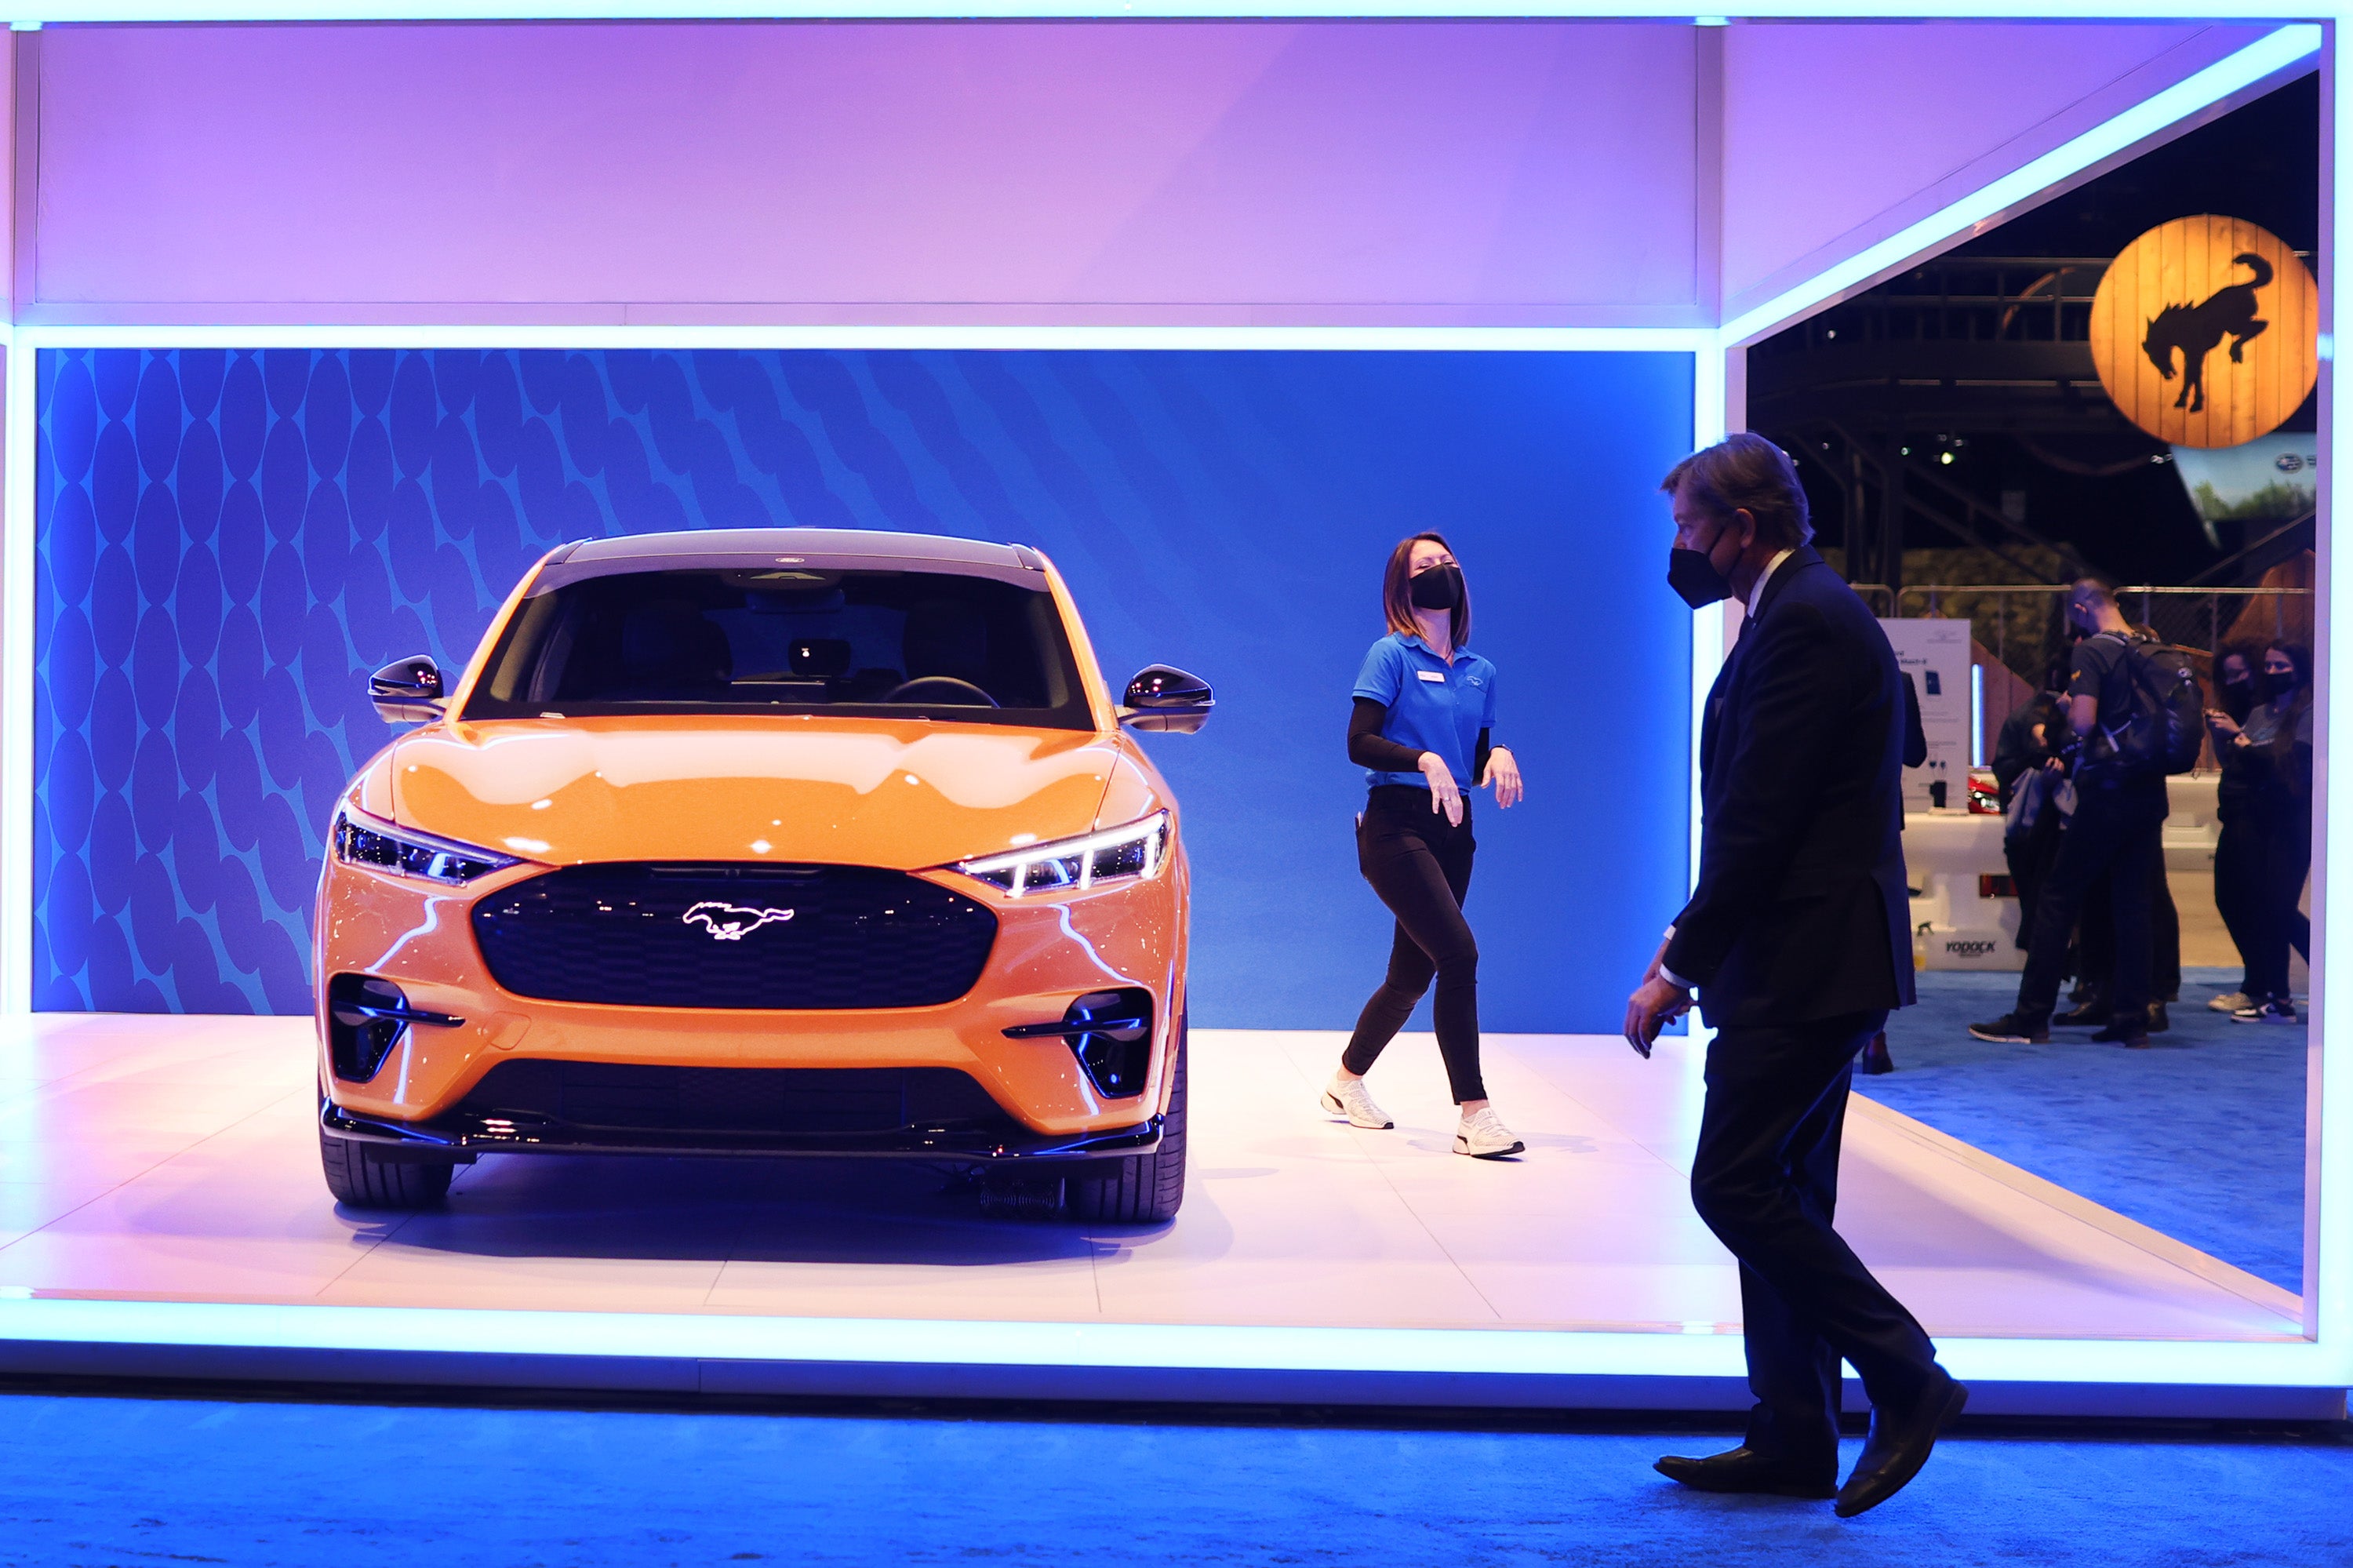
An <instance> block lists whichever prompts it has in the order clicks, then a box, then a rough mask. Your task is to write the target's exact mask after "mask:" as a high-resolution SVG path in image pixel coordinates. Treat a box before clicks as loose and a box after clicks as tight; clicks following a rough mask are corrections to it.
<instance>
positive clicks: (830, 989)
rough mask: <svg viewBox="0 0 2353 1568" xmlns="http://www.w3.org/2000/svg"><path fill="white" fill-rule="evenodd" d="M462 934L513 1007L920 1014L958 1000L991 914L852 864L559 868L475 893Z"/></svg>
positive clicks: (970, 979) (991, 940) (980, 956)
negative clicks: (894, 1010)
mask: <svg viewBox="0 0 2353 1568" xmlns="http://www.w3.org/2000/svg"><path fill="white" fill-rule="evenodd" d="M473 921H474V938H475V940H476V941H477V942H479V943H480V945H481V949H482V958H483V960H484V961H485V962H486V963H487V964H489V966H490V970H491V978H493V979H494V980H497V981H498V982H499V984H500V985H501V986H503V987H505V988H506V989H507V990H508V991H512V992H514V993H515V994H516V995H518V996H532V997H540V998H543V999H545V1000H547V1001H584V1002H597V1003H603V1004H606V1005H609V1006H624V1007H691V1008H789V1009H828V1008H853V1007H931V1006H936V1005H938V1004H939V1003H941V1002H947V1001H955V999H956V998H958V997H960V996H962V995H964V994H965V992H966V991H970V990H971V989H972V988H973V985H974V983H975V982H976V981H977V980H979V979H980V971H981V969H982V968H983V966H985V965H986V964H987V962H988V951H989V948H990V947H991V946H993V945H994V944H995V942H996V940H997V916H995V915H994V914H993V913H991V912H990V911H989V909H988V908H987V906H985V905H983V904H980V903H977V902H976V901H975V900H973V899H970V898H966V897H965V896H964V895H962V894H960V893H957V892H955V890H954V889H952V888H947V887H943V886H941V885H938V884H936V883H931V882H925V881H923V879H922V878H920V877H914V876H909V875H907V874H905V873H903V872H897V871H883V870H879V869H877V868H874V867H871V866H856V865H731V864H696V865H663V864H607V865H575V866H567V867H565V868H564V869H563V870H560V871H552V872H549V873H548V874H545V875H544V876H534V877H532V878H530V879H528V880H526V881H523V882H518V883H516V884H514V885H512V886H511V887H504V888H501V889H500V890H499V891H497V892H495V893H492V894H489V895H485V896H484V897H483V898H482V899H481V900H480V902H478V903H477V904H476V905H475V906H474V914H473Z"/></svg>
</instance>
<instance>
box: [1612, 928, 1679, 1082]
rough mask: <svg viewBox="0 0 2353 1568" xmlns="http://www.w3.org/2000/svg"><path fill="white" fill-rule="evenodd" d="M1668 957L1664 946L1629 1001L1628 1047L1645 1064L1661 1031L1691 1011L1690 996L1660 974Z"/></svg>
mask: <svg viewBox="0 0 2353 1568" xmlns="http://www.w3.org/2000/svg"><path fill="white" fill-rule="evenodd" d="M1666 957H1667V944H1666V943H1664V942H1661V943H1660V944H1659V950H1658V952H1657V953H1656V954H1654V955H1653V956H1652V957H1651V967H1650V968H1649V969H1645V970H1643V971H1642V983H1641V985H1638V986H1636V987H1635V988H1634V994H1633V995H1631V996H1630V997H1628V998H1627V999H1626V1044H1629V1045H1631V1046H1632V1047H1633V1048H1634V1050H1635V1053H1636V1054H1638V1055H1640V1056H1641V1057H1642V1058H1643V1059H1644V1060H1646V1061H1647V1060H1648V1059H1649V1057H1650V1054H1651V1044H1652V1043H1653V1042H1655V1041H1656V1040H1657V1039H1658V1038H1659V1031H1660V1030H1662V1029H1663V1028H1665V1027H1666V1026H1667V1025H1668V1024H1670V1023H1672V1022H1674V1021H1675V1020H1676V1019H1678V1018H1681V1017H1682V1016H1683V1014H1684V1013H1686V1012H1690V1011H1691V1004H1692V999H1691V992H1689V991H1685V990H1683V987H1681V986H1679V985H1677V984H1675V983H1674V982H1673V981H1672V980H1668V979H1667V977H1666V976H1664V975H1662V974H1661V973H1660V972H1659V966H1660V965H1661V964H1662V963H1663V962H1665V961H1666Z"/></svg>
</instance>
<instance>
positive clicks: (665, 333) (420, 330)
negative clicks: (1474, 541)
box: [14, 321, 1716, 354]
mask: <svg viewBox="0 0 2353 1568" xmlns="http://www.w3.org/2000/svg"><path fill="white" fill-rule="evenodd" d="M14 330H15V335H16V337H19V338H22V339H25V340H26V341H27V342H29V343H31V344H33V345H34V346H36V347H38V348H148V349H166V348H232V349H236V348H408V349H432V348H565V349H596V348H670V349H698V348H769V349H776V348H817V349H1108V350H1124V351H1145V350H1151V349H1185V350H1194V351H1200V350H1218V349H1251V350H1258V351H1261V352H1262V351H1266V350H1280V351H1283V352H1292V353H1304V352H1314V351H1319V350H1321V351H1330V352H1341V353H1345V352H1359V353H1371V352H1388V353H1395V352H1398V351H1415V352H1428V353H1460V352H1464V351H1477V352H1480V353H1489V354H1492V353H1520V354H1574V353H1593V352H1600V353H1610V354H1702V353H1711V352H1713V351H1714V350H1715V344H1716V333H1715V329H1714V328H1713V327H1695V326H1694V327H1442V326H1061V325H1036V326H974V325H957V324H953V323H943V324H936V325H929V326H925V325H913V326H909V325H882V324H875V325H852V326H796V325H776V326H769V325H759V324H749V323H746V324H728V325H719V326H669V325H663V324H660V323H632V324H622V323H593V322H592V323H580V324H577V325H569V326H566V325H561V324H558V325H548V324H544V323H533V324H530V325H506V326H501V325H496V324H489V325H486V324H484V323H480V322H444V323H390V324H388V323H381V322H375V323H370V322H351V323H337V322H332V321H327V322H306V323H283V322H280V323H255V324H251V325H247V326H234V325H231V326H219V325H155V326H141V325H138V324H135V323H129V324H125V323H94V324H81V323H19V324H18V325H17V326H16V328H15V329H14Z"/></svg>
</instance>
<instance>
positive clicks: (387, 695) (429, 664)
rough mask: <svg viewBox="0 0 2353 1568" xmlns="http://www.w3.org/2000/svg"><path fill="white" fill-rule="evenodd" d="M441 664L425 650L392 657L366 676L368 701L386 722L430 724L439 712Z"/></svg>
mask: <svg viewBox="0 0 2353 1568" xmlns="http://www.w3.org/2000/svg"><path fill="white" fill-rule="evenodd" d="M442 695H443V693H442V684H441V666H440V665H438V664H436V663H435V662H433V659H432V656H431V655H430V654H426V653H412V654H410V655H409V656H408V657H407V658H406V659H395V660H394V661H393V662H391V663H389V664H386V665H385V667H384V668H383V669H381V670H378V671H377V672H376V673H375V674H373V675H370V676H369V677H368V701H370V702H372V703H374V704H375V711H376V716H377V717H379V718H381V719H383V720H384V722H385V723H386V724H429V723H431V722H432V721H433V720H435V719H438V718H439V717H440V716H441V698H442Z"/></svg>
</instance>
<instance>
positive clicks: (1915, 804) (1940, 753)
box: [1879, 619, 1969, 811]
mask: <svg viewBox="0 0 2353 1568" xmlns="http://www.w3.org/2000/svg"><path fill="white" fill-rule="evenodd" d="M1879 624H1880V625H1881V626H1882V627H1884V628H1885V629H1886V631H1887V641H1888V642H1889V643H1890V644H1891V645H1893V646H1894V649H1895V662H1896V665H1897V666H1898V667H1899V668H1900V669H1902V670H1903V672H1904V673H1905V674H1907V675H1909V676H1911V677H1912V686H1913V689H1914V690H1915V692H1917V693H1918V694H1919V696H1920V728H1921V731H1922V733H1924V734H1925V735H1926V736H1927V737H1928V760H1927V761H1926V762H1925V763H1923V764H1922V765H1921V766H1919V767H1917V768H1905V770H1904V809H1905V810H1907V811H1967V810H1968V809H1969V623H1968V621H1966V620H1944V619H1923V620H1883V621H1881V622H1880V623H1879Z"/></svg>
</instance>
